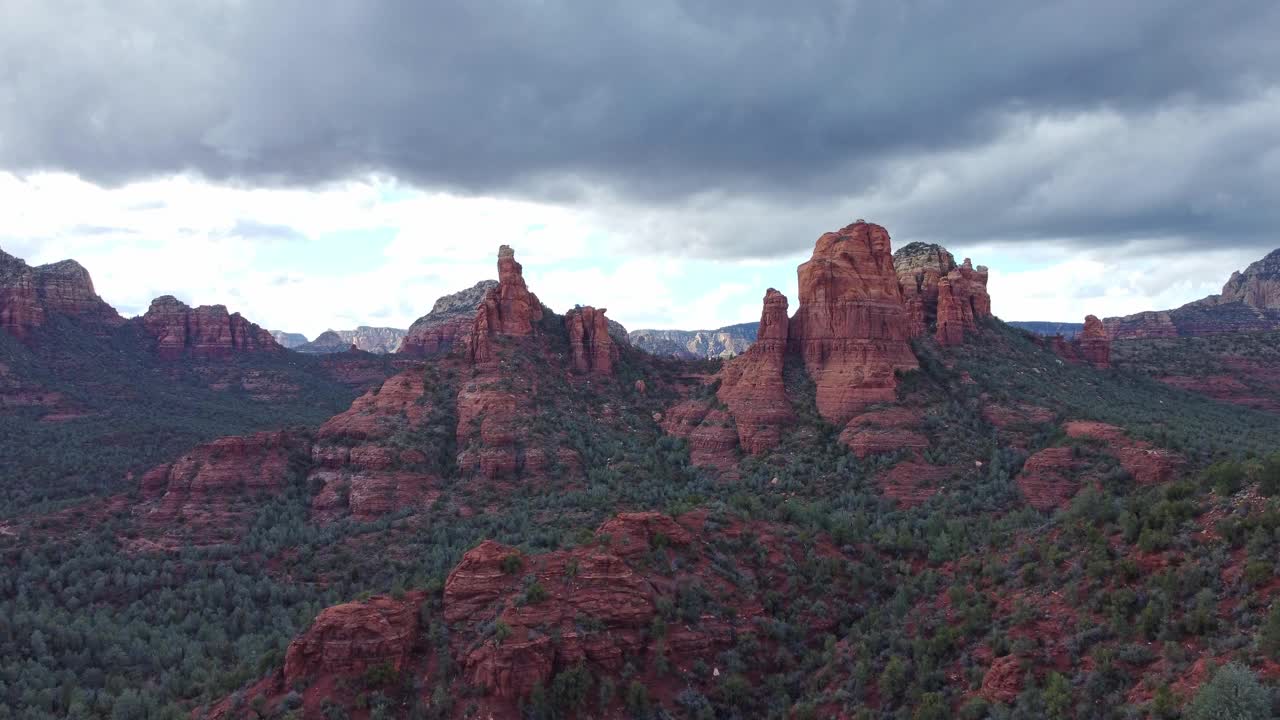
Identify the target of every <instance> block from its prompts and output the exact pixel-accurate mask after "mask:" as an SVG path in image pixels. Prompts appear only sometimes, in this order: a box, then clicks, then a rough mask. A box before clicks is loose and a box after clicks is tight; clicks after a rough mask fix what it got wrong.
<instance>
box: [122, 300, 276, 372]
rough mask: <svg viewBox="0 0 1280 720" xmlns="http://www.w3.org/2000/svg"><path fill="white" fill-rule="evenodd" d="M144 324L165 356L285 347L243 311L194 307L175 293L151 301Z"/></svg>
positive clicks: (220, 354)
mask: <svg viewBox="0 0 1280 720" xmlns="http://www.w3.org/2000/svg"><path fill="white" fill-rule="evenodd" d="M142 325H143V327H144V328H145V329H146V331H147V334H149V335H150V336H151V337H152V338H154V339H155V349H156V352H157V353H158V354H159V355H160V356H161V357H164V358H170V359H173V358H179V357H182V356H184V355H190V356H192V357H198V358H229V357H232V356H234V355H238V354H241V353H278V352H283V351H284V348H283V347H281V346H280V344H279V343H277V342H276V341H275V338H273V337H272V336H271V333H270V332H269V331H267V330H263V329H262V328H260V327H258V326H257V325H255V324H254V323H251V322H249V321H248V320H247V319H245V318H244V317H242V316H241V315H240V313H228V312H227V308H226V307H225V306H223V305H202V306H200V307H197V308H192V307H189V306H188V305H187V304H186V303H183V302H182V301H180V300H178V299H177V298H175V297H173V296H172V295H164V296H162V297H158V298H156V299H155V300H153V301H151V307H150V309H148V310H147V312H146V314H145V315H143V316H142Z"/></svg>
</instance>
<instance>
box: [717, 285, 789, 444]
mask: <svg viewBox="0 0 1280 720" xmlns="http://www.w3.org/2000/svg"><path fill="white" fill-rule="evenodd" d="M789 328H790V320H789V319H788V317H787V298H786V296H785V295H783V294H782V293H780V292H778V291H777V290H774V289H773V288H769V291H768V292H767V293H766V294H765V297H764V310H763V311H762V313H761V316H760V330H759V334H758V336H757V338H756V343H755V344H754V345H752V346H751V349H750V350H748V351H747V352H746V353H744V354H743V355H741V356H740V357H738V358H737V359H735V360H733V361H732V362H730V363H729V365H728V367H726V368H725V369H724V371H723V372H722V373H721V374H720V390H719V392H718V393H717V397H718V398H719V399H720V402H722V403H724V404H725V405H726V406H727V407H728V408H729V411H730V412H731V413H733V417H734V419H735V421H736V428H737V431H738V444H739V446H740V447H741V448H742V449H743V450H745V451H746V452H748V453H751V454H753V455H754V454H757V453H761V452H764V451H766V450H769V449H771V448H773V447H775V446H776V445H777V444H778V442H779V441H780V440H781V436H782V427H783V426H784V425H785V424H786V423H788V422H790V421H791V420H793V419H794V413H793V412H792V409H791V401H790V400H789V399H788V398H787V389H786V386H785V384H784V382H783V369H784V365H785V363H786V355H787V340H788V337H789V335H790V330H789Z"/></svg>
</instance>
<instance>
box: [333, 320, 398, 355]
mask: <svg viewBox="0 0 1280 720" xmlns="http://www.w3.org/2000/svg"><path fill="white" fill-rule="evenodd" d="M407 335H408V331H407V330H401V329H400V328H392V327H369V326H367V325H361V326H360V327H358V328H356V329H355V330H339V331H338V337H340V338H342V339H343V340H346V341H347V344H348V345H354V346H356V347H357V348H359V349H361V350H363V351H365V352H371V353H373V354H374V355H389V354H391V353H393V352H396V351H397V350H399V349H400V346H401V345H402V344H403V343H404V339H405V336H407Z"/></svg>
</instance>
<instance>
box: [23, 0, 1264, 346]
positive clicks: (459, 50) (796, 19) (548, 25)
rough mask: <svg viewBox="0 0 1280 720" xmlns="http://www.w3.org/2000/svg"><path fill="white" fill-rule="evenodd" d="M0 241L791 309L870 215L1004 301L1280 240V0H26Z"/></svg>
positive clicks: (298, 312) (397, 286) (332, 310)
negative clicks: (961, 264)
mask: <svg viewBox="0 0 1280 720" xmlns="http://www.w3.org/2000/svg"><path fill="white" fill-rule="evenodd" d="M0 17H4V18H5V22H4V23H3V24H0V208H3V210H2V211H0V248H3V249H4V250H5V251H7V252H9V253H11V254H14V255H17V256H19V257H23V258H25V259H27V260H28V261H30V262H32V263H45V262H53V261H57V260H62V259H65V258H74V259H76V260H79V261H80V262H81V263H83V264H84V265H85V266H86V267H88V268H89V269H90V271H91V272H92V274H93V277H94V281H95V283H96V285H97V289H98V291H99V293H100V294H101V295H102V296H103V297H104V298H105V299H106V300H107V301H108V302H110V303H112V304H113V305H115V306H116V307H117V308H118V309H119V310H120V311H121V312H122V313H124V314H126V315H134V314H139V313H141V312H144V311H145V310H146V307H147V305H148V304H149V302H150V300H151V299H152V298H153V297H155V296H158V295H162V294H173V295H176V296H178V297H179V298H181V299H183V300H185V301H187V302H189V303H192V304H209V303H222V304H225V305H227V306H228V307H229V308H230V309H232V310H233V311H240V312H242V313H243V314H245V315H246V316H247V317H249V318H251V319H252V320H254V321H255V322H258V323H259V324H261V325H263V326H265V327H269V328H272V329H281V330H289V331H295V332H303V333H306V334H307V335H308V336H311V337H314V336H315V335H317V334H319V333H320V332H321V331H323V330H325V329H328V328H337V329H345V328H349V327H354V326H356V325H387V326H397V327H407V326H408V325H409V324H410V323H411V322H412V321H413V320H414V319H416V318H417V317H419V316H420V315H422V314H424V313H425V312H426V311H428V310H429V309H430V307H431V305H432V304H433V302H434V301H435V299H436V298H437V297H438V296H440V295H442V294H445V293H449V292H453V291H456V290H458V289H462V288H464V287H468V286H470V285H472V284H474V283H475V282H476V281H478V280H481V279H484V278H489V277H493V276H494V275H495V269H494V264H495V258H496V250H497V247H498V245H500V244H509V245H512V246H513V247H515V248H516V251H517V257H518V258H519V259H520V260H521V261H522V263H523V264H524V266H525V274H526V278H527V279H528V281H529V285H530V287H531V288H532V289H533V290H534V291H535V292H536V293H538V295H539V296H540V297H541V298H542V300H543V301H544V302H545V303H547V304H548V305H550V306H551V307H552V308H554V309H557V310H560V311H563V310H565V309H567V308H569V307H572V306H573V305H574V304H578V303H581V304H591V305H595V306H597V307H607V308H609V315H610V317H612V318H614V319H615V320H618V321H620V322H622V323H623V324H625V325H627V326H628V327H631V328H641V327H651V328H672V327H679V328H689V329H692V328H713V327H718V326H721V325H725V324H730V323H735V322H742V321H748V320H754V319H757V318H758V316H759V312H760V302H761V298H762V297H763V295H764V292H765V289H766V288H768V287H777V288H778V289H780V290H782V291H783V292H784V293H787V294H788V295H789V296H790V297H791V298H792V299H793V304H794V298H795V283H796V277H795V267H796V265H798V264H799V263H800V262H802V261H803V260H804V259H806V258H807V256H808V254H809V252H810V251H811V250H812V247H813V243H814V241H815V240H816V239H817V237H818V236H819V235H821V234H822V233H823V232H825V231H828V230H834V229H838V228H840V227H842V226H844V225H846V224H848V223H850V222H852V221H853V220H855V219H859V218H865V219H867V220H870V221H873V222H879V223H881V224H883V225H885V226H886V227H887V228H888V229H889V231H890V233H891V234H892V236H893V238H894V245H895V246H900V245H902V244H905V243H908V242H912V241H925V242H938V243H941V244H943V245H945V246H946V247H948V248H949V249H951V250H952V251H953V252H954V253H955V254H956V255H957V257H966V256H967V257H972V258H973V260H974V262H975V263H978V264H984V265H987V266H989V267H990V268H991V292H992V295H993V300H994V309H995V311H996V313H997V314H998V315H1000V316H1001V317H1004V318H1005V319H1007V320H1056V321H1079V320H1080V319H1082V318H1083V317H1084V315H1085V314H1089V313H1092V314H1097V315H1100V316H1111V315H1119V314H1127V313H1132V312H1137V311H1141V310H1147V309H1162V308H1168V307H1176V306H1178V305H1181V304H1182V303H1185V302H1188V301H1190V300H1194V299H1198V298H1200V297H1203V296H1205V295H1208V294H1211V293H1214V292H1217V291H1219V290H1220V289H1221V286H1222V284H1223V283H1224V282H1225V280H1226V279H1227V277H1228V276H1229V275H1230V274H1231V272H1233V271H1235V270H1238V269H1242V268H1244V267H1245V266H1247V265H1248V264H1249V263H1250V262H1252V261H1253V260H1256V259H1258V258H1260V257H1262V256H1263V255H1265V254H1266V253H1267V252H1269V251H1270V250H1272V249H1274V248H1276V247H1278V246H1280V233H1277V232H1276V229H1277V227H1280V197H1278V195H1280V190H1277V188H1280V43H1276V42H1275V32H1276V29H1277V28H1280V4H1277V3H1275V2H1274V1H1273V0H1252V1H1251V0H1239V1H1235V2H1228V3H1203V2H1190V1H1181V0H1179V1H1174V0H1169V1H1162V0H1143V1H1142V2H1136V1H1134V2H1130V1H1127V0H1120V1H1119V2H1110V3H1094V2H1080V1H1079V0H1073V1H1070V2H1066V1H1063V2H1053V1H1047V2H1040V3H1026V2H1023V1H1022V0H984V2H981V3H969V2H959V1H954V2H944V1H942V0H893V1H888V0H885V1H876V0H811V1H810V2H806V3H802V4H789V3H776V2H765V0H739V1H738V2H733V3H726V2H713V0H649V1H648V2H644V3H599V2H594V1H588V0H475V1H474V2H471V1H469V2H465V3H464V2H443V1H441V2H421V1H420V0H386V1H384V2H377V3H370V2H367V1H366V0H308V1H307V2H303V1H302V0H275V1H273V2H255V1H254V0H188V1H186V2H182V3H158V2H154V0H110V2H107V1H106V0H0Z"/></svg>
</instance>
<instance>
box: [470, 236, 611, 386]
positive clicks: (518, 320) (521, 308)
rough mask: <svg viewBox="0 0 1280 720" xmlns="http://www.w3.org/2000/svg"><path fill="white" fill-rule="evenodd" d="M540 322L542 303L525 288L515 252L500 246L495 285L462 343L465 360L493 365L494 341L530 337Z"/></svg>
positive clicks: (481, 305)
mask: <svg viewBox="0 0 1280 720" xmlns="http://www.w3.org/2000/svg"><path fill="white" fill-rule="evenodd" d="M541 320H542V303H541V302H540V301H539V300H538V296H537V295H534V294H533V293H531V292H529V287H528V286H527V285H525V282H524V268H523V267H521V266H520V263H518V262H516V254H515V251H514V250H512V249H511V248H510V247H509V246H507V245H503V246H502V247H500V248H498V285H497V287H494V288H490V289H489V291H488V292H487V293H485V297H484V301H483V302H481V304H480V309H479V311H478V312H477V313H476V317H475V322H474V323H473V324H472V328H471V334H470V335H469V336H468V337H467V340H466V347H467V356H468V358H469V359H470V360H471V362H472V363H473V364H475V365H484V364H487V363H490V362H493V361H494V360H496V359H497V358H496V356H495V354H494V349H493V338H494V337H496V336H499V335H511V336H515V337H525V336H528V335H532V334H533V332H534V325H535V324H536V323H538V322H540V321H541ZM605 334H606V335H607V334H608V333H607V332H606V333H605Z"/></svg>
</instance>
